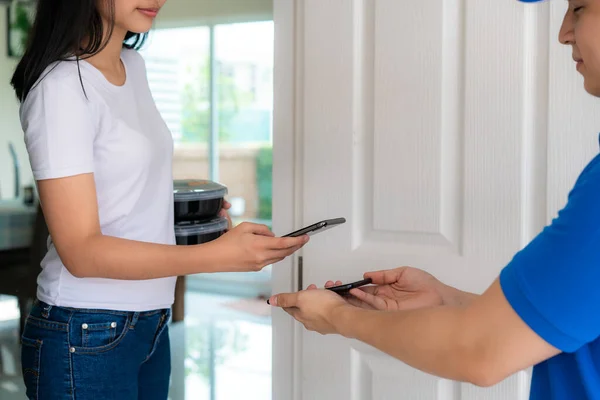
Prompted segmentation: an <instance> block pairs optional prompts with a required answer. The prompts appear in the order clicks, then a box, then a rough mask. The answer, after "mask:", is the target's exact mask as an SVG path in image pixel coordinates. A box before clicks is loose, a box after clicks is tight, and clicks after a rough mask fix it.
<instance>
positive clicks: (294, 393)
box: [271, 0, 303, 400]
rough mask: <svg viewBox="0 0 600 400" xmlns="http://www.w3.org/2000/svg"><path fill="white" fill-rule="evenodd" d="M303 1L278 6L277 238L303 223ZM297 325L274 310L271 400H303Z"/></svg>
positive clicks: (279, 0) (279, 270)
mask: <svg viewBox="0 0 600 400" xmlns="http://www.w3.org/2000/svg"><path fill="white" fill-rule="evenodd" d="M301 16H302V15H301V1H297V0H274V1H273V23H274V30H275V35H274V40H275V43H274V67H273V68H274V71H273V91H274V93H273V232H274V233H275V234H276V235H283V234H285V233H287V232H291V231H292V230H295V229H298V228H299V225H300V224H301V223H302V220H303V218H302V202H301V199H302V198H303V196H302V193H303V190H302V169H303V168H302V166H303V164H302V159H303V143H302V126H301V123H302V119H301V118H300V116H301V115H302V108H301V107H302V100H303V97H302V89H301V88H302V71H301V65H302V63H301V61H302V53H301V51H302V43H301V38H302V35H301V34H300V33H301V29H302V26H303V25H302V19H301ZM301 257H302V252H301V251H299V252H297V253H296V254H295V255H294V256H293V257H288V258H287V259H285V260H283V261H281V262H280V263H278V264H276V265H274V266H273V269H272V272H271V285H272V291H273V293H281V292H291V291H295V290H297V289H298V288H299V287H302V280H301V278H300V277H301V274H302V271H301ZM301 337H302V330H301V327H300V326H299V324H296V323H295V321H294V320H293V319H292V318H290V316H289V315H288V314H286V313H285V312H283V311H282V310H279V309H275V308H274V309H272V338H273V342H272V399H273V400H296V399H300V396H301V393H300V388H301V387H300V382H301V379H300V376H301V343H302V341H301Z"/></svg>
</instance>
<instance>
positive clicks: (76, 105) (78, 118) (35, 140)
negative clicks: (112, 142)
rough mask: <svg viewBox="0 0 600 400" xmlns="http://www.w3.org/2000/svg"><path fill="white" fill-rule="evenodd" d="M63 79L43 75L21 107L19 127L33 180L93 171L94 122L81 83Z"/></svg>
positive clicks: (70, 77)
mask: <svg viewBox="0 0 600 400" xmlns="http://www.w3.org/2000/svg"><path fill="white" fill-rule="evenodd" d="M68 79H73V77H72V76H69V77H68ZM66 80H67V79H56V77H54V76H52V75H49V76H46V77H45V78H44V79H42V80H41V81H40V83H39V84H38V85H37V86H36V87H35V88H34V89H33V90H32V91H31V92H30V93H29V95H28V96H27V98H26V100H25V102H23V104H22V106H21V113H20V115H21V126H22V128H23V132H24V134H25V145H26V147H27V151H28V153H29V161H30V163H31V168H32V172H33V176H34V178H35V179H36V180H43V179H52V178H62V177H67V176H73V175H78V174H83V173H90V172H93V171H94V138H95V134H96V128H95V127H96V124H95V123H94V122H93V121H94V119H93V115H92V114H93V113H92V112H91V106H90V103H89V102H88V100H87V98H86V97H85V95H84V92H83V89H82V88H81V86H79V87H78V88H77V87H76V86H75V85H74V84H72V83H71V82H70V81H68V83H65V82H63V81H66Z"/></svg>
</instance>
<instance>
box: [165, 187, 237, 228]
mask: <svg viewBox="0 0 600 400" xmlns="http://www.w3.org/2000/svg"><path fill="white" fill-rule="evenodd" d="M226 194H227V187H225V186H223V185H221V184H220V183H217V182H213V181H209V180H196V179H191V180H175V181H174V182H173V197H174V201H175V223H178V222H182V221H201V220H206V219H212V218H214V217H216V216H217V215H218V214H219V211H220V210H221V208H223V202H224V201H225V195H226Z"/></svg>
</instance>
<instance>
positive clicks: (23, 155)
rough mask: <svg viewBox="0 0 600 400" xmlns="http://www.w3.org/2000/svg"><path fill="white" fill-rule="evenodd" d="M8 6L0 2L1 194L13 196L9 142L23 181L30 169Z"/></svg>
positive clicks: (22, 181) (29, 174)
mask: <svg viewBox="0 0 600 400" xmlns="http://www.w3.org/2000/svg"><path fill="white" fill-rule="evenodd" d="M6 23H7V18H6V6H0V196H1V198H10V197H12V196H13V192H14V190H13V185H14V179H13V169H12V161H11V160H12V159H11V157H10V153H9V152H8V142H9V141H10V142H13V144H14V145H15V147H16V148H17V152H18V156H19V162H20V163H21V184H24V183H27V182H29V181H30V180H31V179H32V178H31V170H30V168H29V158H27V152H26V150H25V144H24V142H23V133H22V131H21V123H20V122H19V103H18V101H17V98H16V97H15V94H14V91H13V90H12V87H11V86H10V78H11V77H12V73H13V71H14V69H15V67H16V65H17V60H15V59H9V58H8V56H7V49H6V29H7V26H6Z"/></svg>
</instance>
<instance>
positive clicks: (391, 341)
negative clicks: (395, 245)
mask: <svg viewBox="0 0 600 400" xmlns="http://www.w3.org/2000/svg"><path fill="white" fill-rule="evenodd" d="M472 296H476V295H472ZM472 296H466V297H465V298H464V300H465V301H467V300H472V301H471V302H470V304H469V305H468V306H467V307H464V306H458V305H455V306H441V307H435V308H427V309H418V310H411V311H401V312H385V311H383V312H382V311H370V310H363V309H359V308H356V307H345V306H340V307H335V308H333V311H332V316H331V321H332V322H333V325H334V327H335V329H336V331H338V332H339V333H340V334H342V335H344V336H346V337H348V338H354V339H358V340H360V341H363V342H365V343H367V344H369V345H371V346H374V347H376V348H378V349H379V350H381V351H383V352H385V353H388V354H390V355H391V356H393V357H395V358H398V359H399V360H401V361H403V362H405V363H407V364H408V365H411V366H413V367H415V368H417V369H420V370H422V371H425V372H428V373H432V374H435V375H438V376H441V377H445V378H448V379H453V380H459V381H464V382H470V383H473V384H475V385H478V386H491V385H494V384H496V383H498V382H500V381H502V380H503V379H505V378H507V377H508V376H510V375H512V374H514V373H516V372H518V371H520V370H522V369H525V368H528V367H530V366H532V365H535V364H537V363H539V362H541V361H543V360H546V359H548V358H550V357H553V356H555V355H556V354H558V353H559V352H560V351H559V350H558V349H556V348H555V347H553V346H551V345H550V344H548V343H547V342H545V341H544V340H543V339H541V338H540V337H539V336H538V335H537V334H536V333H535V332H533V331H532V330H531V329H530V328H529V327H528V326H527V325H526V324H525V323H524V322H523V321H522V320H521V318H520V317H519V316H518V315H517V314H516V313H515V312H514V310H513V309H512V308H511V306H510V304H509V303H508V302H507V300H506V298H505V297H504V294H503V292H502V289H501V287H500V283H499V281H498V280H496V281H495V282H494V284H493V285H492V286H491V287H490V288H489V289H488V290H487V291H486V292H485V293H484V294H483V295H481V296H478V297H476V298H473V297H472ZM357 321H360V322H357Z"/></svg>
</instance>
